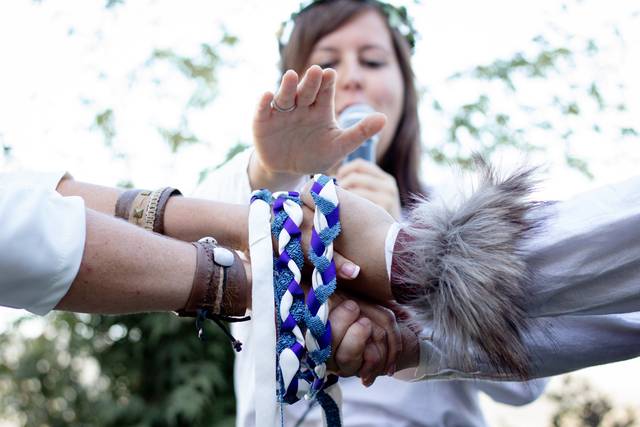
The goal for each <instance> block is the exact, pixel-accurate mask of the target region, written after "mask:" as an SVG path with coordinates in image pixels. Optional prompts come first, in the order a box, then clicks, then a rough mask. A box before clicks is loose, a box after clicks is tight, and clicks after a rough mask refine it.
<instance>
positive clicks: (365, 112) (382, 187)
mask: <svg viewBox="0 0 640 427" xmlns="http://www.w3.org/2000/svg"><path fill="white" fill-rule="evenodd" d="M372 113H375V110H374V109H373V108H371V107H370V106H369V105H367V104H354V105H351V106H349V107H347V108H346V109H345V110H344V111H342V113H340V115H339V117H338V123H339V125H340V127H341V128H343V129H345V128H348V127H351V126H353V125H355V124H356V123H358V122H359V121H360V120H362V119H364V118H365V117H367V116H369V115H370V114H372ZM379 139H380V134H379V133H378V134H375V135H374V136H372V137H371V138H369V139H367V140H366V141H365V142H364V143H362V145H360V146H359V147H358V148H357V149H356V150H355V151H354V152H352V153H351V154H349V155H348V156H347V157H346V158H345V160H344V162H343V164H342V166H340V168H339V169H338V172H337V174H336V178H337V180H338V184H339V185H340V186H341V187H342V188H344V189H345V190H349V191H352V192H354V193H356V194H357V195H359V196H361V197H364V198H365V199H368V200H369V201H371V202H373V203H375V204H377V205H378V206H380V207H382V208H383V209H385V210H386V211H387V212H388V213H390V214H391V216H393V217H394V218H395V219H396V220H399V219H400V215H401V208H400V193H399V191H398V184H397V183H396V180H395V178H394V177H393V176H392V175H391V174H389V173H387V172H385V171H384V170H382V168H380V166H378V165H377V163H376V146H377V144H378V141H379Z"/></svg>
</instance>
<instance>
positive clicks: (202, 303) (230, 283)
mask: <svg viewBox="0 0 640 427" xmlns="http://www.w3.org/2000/svg"><path fill="white" fill-rule="evenodd" d="M193 245H194V246H195V247H196V249H197V261H196V272H195V274H194V277H193V284H192V287H191V293H190V294H189V299H188V300H187V303H186V304H185V307H184V308H183V309H181V310H178V311H177V313H178V315H179V316H188V317H196V316H197V312H198V310H207V311H208V312H209V313H210V314H212V315H224V316H241V315H244V313H245V311H246V308H247V304H248V301H247V292H248V289H247V288H248V283H247V276H246V272H245V270H244V264H243V263H242V260H241V259H240V257H239V256H238V254H237V253H235V252H234V251H230V250H228V249H226V248H223V247H219V246H217V245H216V242H215V240H214V239H213V238H204V239H201V240H200V241H198V242H194V243H193Z"/></svg>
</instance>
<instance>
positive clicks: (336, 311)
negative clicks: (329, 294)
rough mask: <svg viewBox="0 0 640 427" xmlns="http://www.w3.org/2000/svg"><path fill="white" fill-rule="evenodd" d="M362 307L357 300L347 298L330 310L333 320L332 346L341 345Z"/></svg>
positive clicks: (330, 317)
mask: <svg viewBox="0 0 640 427" xmlns="http://www.w3.org/2000/svg"><path fill="white" fill-rule="evenodd" d="M359 316H360V307H358V304H356V303H355V301H351V300H345V301H343V302H341V303H340V304H338V305H337V306H335V307H333V308H332V309H331V311H330V312H329V322H331V346H332V347H333V348H338V347H340V345H341V343H342V340H343V339H344V336H345V334H346V333H347V330H348V329H349V327H350V326H351V325H352V324H353V323H354V322H355V321H356V320H358V317H359Z"/></svg>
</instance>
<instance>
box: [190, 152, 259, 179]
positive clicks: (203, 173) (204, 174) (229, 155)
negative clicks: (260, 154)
mask: <svg viewBox="0 0 640 427" xmlns="http://www.w3.org/2000/svg"><path fill="white" fill-rule="evenodd" d="M247 148H249V144H245V143H243V142H238V143H236V145H234V146H233V147H231V148H230V149H229V151H227V154H226V155H225V158H224V160H223V161H222V162H221V163H220V164H218V165H216V166H212V167H210V168H206V169H204V170H202V171H200V174H199V175H198V184H200V183H202V181H204V180H205V179H206V178H207V176H208V175H209V174H210V173H211V172H213V171H215V170H218V169H220V168H221V167H222V166H224V165H226V164H227V163H229V161H230V160H231V159H233V158H234V157H235V156H236V154H238V153H241V152H242V151H244V150H246V149H247Z"/></svg>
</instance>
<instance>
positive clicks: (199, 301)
mask: <svg viewBox="0 0 640 427" xmlns="http://www.w3.org/2000/svg"><path fill="white" fill-rule="evenodd" d="M192 245H193V246H195V247H196V271H195V273H194V276H193V284H192V285H191V293H190V294H189V299H188V300H187V303H186V304H185V306H184V308H182V309H181V310H178V311H177V313H178V315H180V316H190V317H194V316H196V312H197V311H198V309H201V308H209V309H210V308H211V304H210V303H209V304H207V301H212V300H213V285H214V283H215V282H214V277H213V276H214V275H215V270H219V268H215V267H216V266H215V264H214V263H213V251H208V250H207V247H206V245H205V244H203V243H200V242H192Z"/></svg>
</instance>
